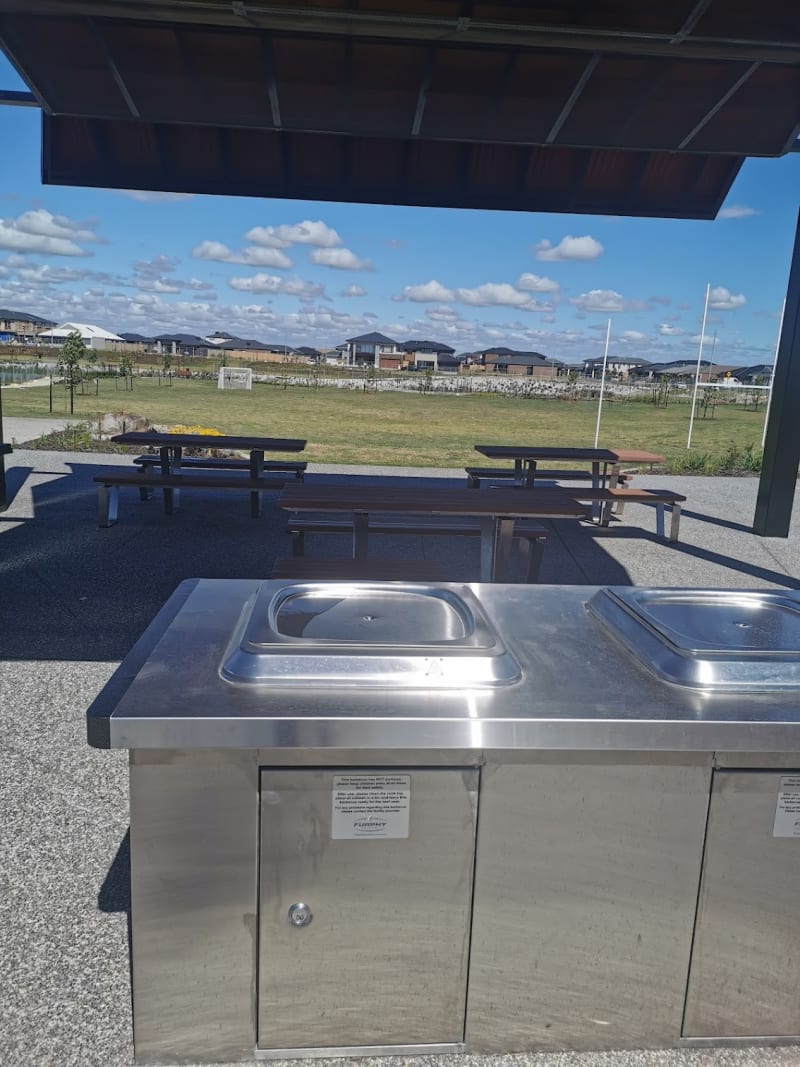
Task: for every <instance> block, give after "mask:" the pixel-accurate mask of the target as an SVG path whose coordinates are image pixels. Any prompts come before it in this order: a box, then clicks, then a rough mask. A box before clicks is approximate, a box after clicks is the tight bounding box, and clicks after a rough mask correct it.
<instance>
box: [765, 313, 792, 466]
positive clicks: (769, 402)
mask: <svg viewBox="0 0 800 1067" xmlns="http://www.w3.org/2000/svg"><path fill="white" fill-rule="evenodd" d="M785 314H786V297H784V298H783V307H782V308H781V318H780V322H779V323H778V337H777V339H776V341H775V355H774V356H773V357H772V374H771V376H770V379H769V392H768V393H767V410H766V413H765V415H764V432H763V433H762V434H761V448H762V449H763V448H764V442H765V441H766V439H767V425H768V424H769V409H770V408H771V407H772V386H773V385H774V384H775V364H776V363H777V362H778V348H779V346H780V343H781V332H782V331H783V316H784V315H785Z"/></svg>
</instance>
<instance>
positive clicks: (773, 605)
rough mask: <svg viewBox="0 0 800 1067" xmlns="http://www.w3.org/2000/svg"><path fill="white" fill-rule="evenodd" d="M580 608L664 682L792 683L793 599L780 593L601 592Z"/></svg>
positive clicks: (798, 657)
mask: <svg viewBox="0 0 800 1067" xmlns="http://www.w3.org/2000/svg"><path fill="white" fill-rule="evenodd" d="M587 607H588V609H589V611H590V613H591V614H592V615H593V616H594V618H595V619H597V620H598V622H600V623H601V625H603V626H604V627H605V628H606V629H608V630H609V631H610V632H611V633H612V634H613V635H614V636H615V637H616V638H617V639H618V640H619V641H620V642H621V643H622V644H623V645H624V646H625V648H626V649H627V650H628V651H629V652H630V653H631V654H632V655H633V656H635V657H636V658H637V659H638V660H639V661H640V662H641V663H642V664H643V665H644V666H645V667H647V668H648V669H649V670H651V671H653V672H654V673H655V674H657V675H658V676H659V677H661V678H663V679H664V680H665V681H668V682H674V683H676V684H677V685H685V686H692V687H694V688H698V689H707V690H713V691H722V692H738V691H751V692H759V691H763V692H767V691H776V690H784V689H796V688H800V598H799V597H798V596H797V595H796V594H794V593H791V592H788V591H775V592H773V591H769V590H764V591H760V590H756V591H747V592H743V591H736V590H727V589H638V588H626V587H620V588H609V589H601V590H600V591H599V592H598V593H595V595H594V596H593V597H592V598H591V599H590V600H589V601H588V604H587Z"/></svg>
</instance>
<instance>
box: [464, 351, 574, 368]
mask: <svg viewBox="0 0 800 1067" xmlns="http://www.w3.org/2000/svg"><path fill="white" fill-rule="evenodd" d="M481 355H482V356H483V358H484V362H485V361H486V359H487V357H489V358H490V361H491V362H492V363H498V364H503V365H505V366H516V367H563V365H564V364H563V361H562V360H560V359H553V358H551V357H550V356H543V355H542V353H541V352H517V351H515V350H514V349H513V348H487V349H485V350H484V351H483V352H481Z"/></svg>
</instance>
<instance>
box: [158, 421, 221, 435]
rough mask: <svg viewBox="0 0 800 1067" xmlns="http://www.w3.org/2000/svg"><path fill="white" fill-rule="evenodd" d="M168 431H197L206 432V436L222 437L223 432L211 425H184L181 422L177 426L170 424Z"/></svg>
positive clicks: (198, 432) (199, 432)
mask: <svg viewBox="0 0 800 1067" xmlns="http://www.w3.org/2000/svg"><path fill="white" fill-rule="evenodd" d="M167 433H197V434H204V435H205V436H206V437H222V436H223V435H222V433H221V432H220V431H219V430H215V429H213V428H212V427H210V426H183V425H181V424H179V425H177V426H170V427H169V429H168V430H167Z"/></svg>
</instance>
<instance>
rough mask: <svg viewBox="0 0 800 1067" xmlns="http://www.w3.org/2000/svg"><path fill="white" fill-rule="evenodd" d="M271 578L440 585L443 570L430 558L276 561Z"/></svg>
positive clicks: (443, 577)
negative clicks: (432, 583) (405, 582)
mask: <svg viewBox="0 0 800 1067" xmlns="http://www.w3.org/2000/svg"><path fill="white" fill-rule="evenodd" d="M270 577H271V578H301V579H307V580H309V581H317V580H319V579H340V580H353V579H359V578H360V579H364V580H366V581H378V582H398V581H407V582H444V581H446V580H447V577H446V575H445V571H444V567H443V566H442V564H441V563H438V562H437V561H436V560H432V559H307V558H305V557H301V558H297V557H296V556H289V557H283V558H281V559H276V560H275V563H274V565H273V567H272V573H271V575H270Z"/></svg>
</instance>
